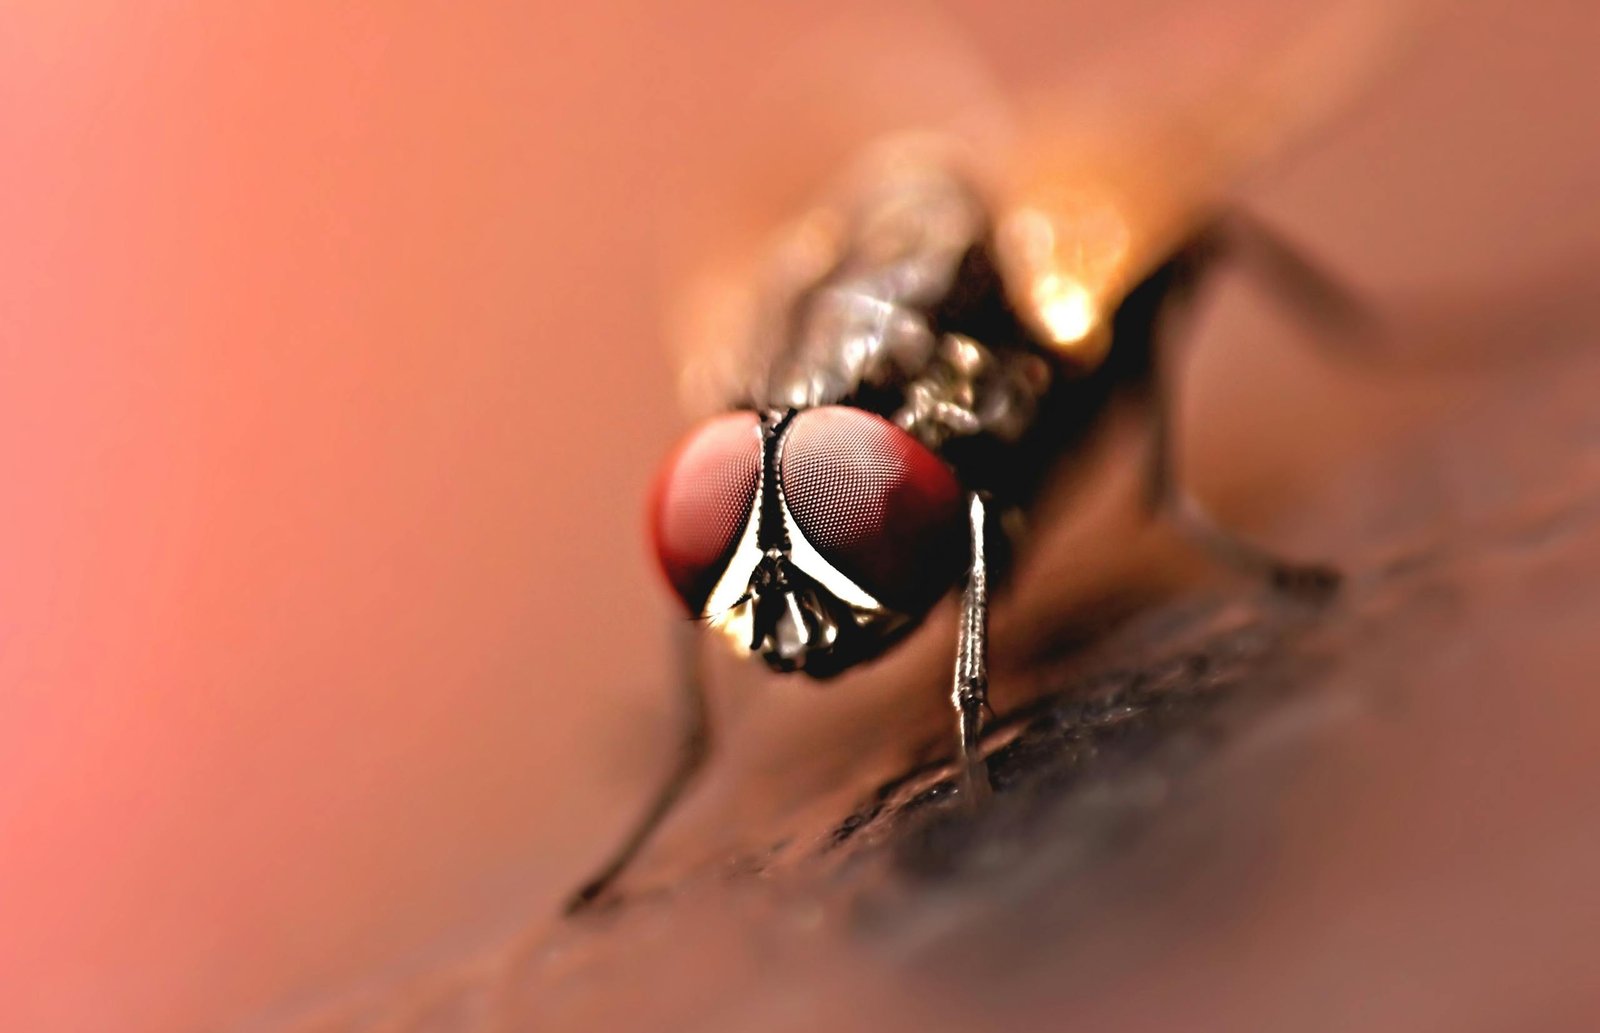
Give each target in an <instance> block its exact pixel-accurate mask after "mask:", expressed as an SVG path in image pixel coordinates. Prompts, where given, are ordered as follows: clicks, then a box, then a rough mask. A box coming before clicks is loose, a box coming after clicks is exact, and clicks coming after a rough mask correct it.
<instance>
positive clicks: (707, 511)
mask: <svg viewBox="0 0 1600 1033" xmlns="http://www.w3.org/2000/svg"><path fill="white" fill-rule="evenodd" d="M760 482H761V429H760V421H759V420H758V419H757V417H756V415H755V413H750V412H736V413H728V414H726V415H723V416H716V417H713V418H711V419H709V420H706V421H705V422H704V423H702V424H700V425H699V426H698V427H696V428H695V429H694V430H693V431H692V432H690V434H689V436H688V437H686V438H684V440H683V441H682V442H681V443H680V444H679V445H678V447H677V448H676V449H674V450H673V452H672V454H671V455H669V456H668V457H667V460H666V462H665V463H664V464H663V465H662V468H661V473H660V475H659V477H658V479H657V481H656V490H655V497H654V500H653V504H652V505H651V509H650V533H651V541H652V543H653V544H654V546H655V553H656V560H657V562H659V563H660V564H661V570H662V573H664V574H665V575H666V577H667V581H668V582H669V583H671V585H672V587H673V589H674V590H675V591H676V592H677V593H678V596H679V597H680V598H682V599H683V603H684V605H685V606H686V607H688V609H689V612H690V613H692V614H699V613H700V610H701V608H702V607H703V606H704V605H705V602H706V597H707V596H709V595H710V594H711V590H712V589H713V588H715V587H716V584H717V580H718V578H720V577H721V576H722V571H723V568H724V567H725V566H727V563H728V559H729V557H730V556H731V555H732V554H733V550H734V547H735V546H736V545H737V544H738V543H739V536H740V534H741V533H742V532H743V531H744V527H745V523H746V521H747V520H748V519H749V517H750V511H751V509H752V507H754V505H755V502H756V490H757V488H758V486H759V485H760Z"/></svg>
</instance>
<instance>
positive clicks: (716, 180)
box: [665, 0, 1424, 415]
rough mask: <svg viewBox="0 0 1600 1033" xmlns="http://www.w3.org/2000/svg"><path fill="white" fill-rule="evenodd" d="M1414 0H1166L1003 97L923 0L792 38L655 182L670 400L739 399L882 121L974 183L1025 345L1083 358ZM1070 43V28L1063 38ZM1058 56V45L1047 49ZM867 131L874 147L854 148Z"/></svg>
mask: <svg viewBox="0 0 1600 1033" xmlns="http://www.w3.org/2000/svg"><path fill="white" fill-rule="evenodd" d="M1422 2H1424V0H1413V2H1410V3H1406V2H1400V0H1343V2H1339V3H1335V4H1332V5H1329V4H1322V5H1318V6H1315V7H1313V6H1312V5H1311V4H1309V2H1300V0H1295V2H1291V0H1219V2H1217V3H1210V4H1207V5H1204V6H1198V5H1193V6H1189V7H1185V6H1184V5H1179V4H1169V5H1165V7H1164V8H1163V12H1162V13H1163V17H1162V18H1161V19H1160V21H1159V22H1147V23H1144V24H1142V25H1140V26H1139V28H1138V31H1137V32H1135V33H1134V34H1133V36H1134V38H1132V39H1130V40H1129V41H1128V42H1127V44H1125V45H1120V46H1117V47H1114V48H1113V49H1112V50H1111V52H1109V53H1105V54H1103V55H1101V57H1102V60H1101V61H1100V63H1099V64H1095V63H1093V62H1089V63H1085V62H1083V61H1081V60H1080V61H1074V62H1072V71H1073V74H1072V75H1071V77H1070V78H1069V79H1062V78H1061V77H1060V76H1057V77H1056V78H1055V79H1054V81H1052V82H1050V83H1049V84H1048V85H1043V86H1037V87H1036V88H1034V89H1032V90H1031V91H1030V92H1029V94H1028V95H1026V96H1024V97H1023V98H1021V100H1022V102H1021V103H1008V102H1007V101H1006V100H1004V99H1003V97H1004V94H1003V91H1001V90H1000V89H998V88H997V87H996V85H995V83H994V81H993V80H992V79H991V78H990V77H989V75H988V73H987V69H986V68H985V66H984V65H983V63H982V62H980V61H979V60H978V59H977V58H976V56H975V54H974V52H973V51H972V50H971V48H970V47H969V46H968V45H967V44H966V43H965V42H964V41H963V39H964V37H963V35H962V34H961V33H959V32H956V31H954V30H953V29H951V28H950V27H949V26H948V25H947V24H946V23H944V22H942V21H941V20H939V18H937V17H936V16H934V15H933V14H932V13H930V12H928V11H918V12H916V14H915V16H914V17H887V16H870V17H864V16H857V17H848V18H844V19H841V20H839V21H836V22H834V23H832V24H830V25H828V26H826V27H824V28H822V29H818V30H813V31H808V32H806V33H805V34H804V38H803V39H801V40H799V41H797V42H796V43H795V44H794V45H793V46H792V48H790V52H789V56H788V57H787V58H784V59H781V60H777V61H766V62H763V63H762V67H761V68H760V74H756V73H754V72H752V76H751V77H752V78H753V79H756V80H757V81H758V82H760V83H762V84H764V85H758V86H756V87H753V88H751V89H750V90H749V91H748V92H744V93H742V94H741V96H738V97H734V98H719V106H718V108H717V110H718V112H719V114H720V116H721V118H722V121H721V122H719V123H718V124H717V125H716V126H714V127H711V129H710V130H709V131H702V132H701V134H700V135H701V138H702V139H704V140H705V141H707V142H706V144H705V146H704V148H703V149H702V151H701V152H700V153H697V155H696V156H695V160H693V161H690V162H686V163H685V164H684V165H683V166H682V167H681V168H679V169H677V170H676V171H677V172H678V173H679V174H680V175H681V176H682V180H681V181H680V182H676V183H672V184H669V188H670V196H671V197H672V198H673V204H672V206H671V211H670V213H668V214H669V216H670V217H671V218H672V219H674V220H675V222H674V223H672V224H669V225H668V226H666V227H665V229H666V239H667V240H668V242H669V243H670V245H672V249H671V251H670V252H669V253H668V254H667V255H666V261H667V266H668V268H669V269H670V270H674V271H679V272H678V275H676V276H675V277H669V286H668V294H667V302H668V313H667V320H666V323H667V326H668V329H669V334H670V337H671V340H672V342H673V345H674V350H675V352H676V356H675V357H676V359H677V362H678V366H679V369H680V382H679V387H680V392H679V393H680V396H681V397H682V400H683V402H684V405H685V408H686V409H687V410H688V411H689V413H691V414H694V415H702V414H704V413H706V412H709V411H715V410H717V409H721V408H726V407H727V406H729V405H731V404H738V403H739V402H740V401H741V400H742V399H744V398H747V397H748V396H749V394H750V390H749V388H750V385H751V384H752V383H754V382H757V381H759V380H760V378H761V376H762V375H763V373H764V371H765V370H766V369H767V368H768V366H769V365H770V363H771V361H772V359H773V352H774V351H775V350H776V349H777V348H778V347H780V346H781V345H782V343H783V342H784V341H785V340H786V339H787V337H788V330H789V329H790V328H789V326H788V324H787V322H786V320H787V319H788V318H789V316H790V314H791V312H792V310H793V307H794V302H795V301H796V299H797V298H798V297H799V296H800V295H801V294H802V293H803V292H804V291H806V290H807V289H808V288H809V287H810V286H812V285H813V284H815V283H816V282H818V280H820V279H821V278H822V277H823V276H825V275H826V274H827V273H828V272H829V271H830V270H832V269H833V268H834V267H835V265H836V264H837V263H838V262H839V261H840V259H841V256H842V255H843V254H844V253H845V252H846V251H847V250H848V249H849V247H850V245H851V241H850V240H849V239H848V235H849V233H850V232H851V229H850V226H851V220H850V206H851V203H852V201H851V195H850V191H849V190H848V189H845V190H841V189H838V186H839V181H840V173H841V171H849V170H852V169H853V170H854V171H855V176H854V179H853V180H846V181H845V183H844V185H845V186H846V187H850V186H852V185H853V186H854V187H856V188H858V190H859V188H860V187H861V186H862V176H861V170H862V168H863V167H865V168H866V169H867V170H868V172H869V176H868V178H870V175H871V174H879V175H881V174H882V173H883V170H884V169H885V168H890V169H893V168H896V167H897V166H896V164H895V161H893V160H891V161H889V162H888V163H885V162H884V161H883V160H882V157H883V155H882V152H883V151H884V150H885V147H884V146H882V144H883V141H884V140H885V139H889V140H892V141H900V142H903V141H905V140H908V139H910V140H914V141H915V143H914V144H913V145H912V146H910V147H909V148H908V147H906V146H898V147H896V146H895V145H893V144H891V145H890V146H889V147H888V150H889V151H890V153H891V154H898V155H906V154H910V155H913V156H914V160H913V161H912V162H911V164H913V165H916V164H922V165H927V164H928V162H929V160H930V157H931V158H932V159H933V161H934V162H935V163H943V164H944V165H946V166H947V167H949V168H952V169H954V170H955V171H956V172H958V173H959V175H961V176H962V177H965V178H970V179H971V180H973V181H975V183H976V184H977V185H978V186H979V187H980V188H981V190H982V191H983V192H984V193H985V194H986V195H988V199H989V203H990V206H991V212H992V213H993V216H994V219H995V225H994V227H993V229H994V232H995V242H996V247H997V256H996V257H997V260H998V262H999V264H1000V269H1001V273H1002V275H1003V277H1004V279H1005V281H1006V284H1007V289H1008V291H1009V293H1010V295H1011V300H1012V303H1013V305H1014V306H1015V307H1016V308H1017V310H1018V312H1019V313H1020V315H1021V316H1022V318H1023V319H1024V321H1025V322H1026V323H1027V324H1028V325H1029V326H1030V328H1031V329H1032V330H1033V331H1034V332H1035V333H1036V334H1037V335H1038V336H1039V338H1040V339H1041V340H1043V341H1045V342H1048V343H1050V344H1051V345H1053V346H1054V347H1055V348H1056V349H1057V350H1058V352H1059V353H1060V354H1061V355H1062V356H1063V357H1064V358H1066V359H1067V360H1068V361H1071V362H1074V363H1075V364H1078V365H1081V366H1083V367H1085V368H1087V367H1092V366H1093V365H1095V364H1096V363H1098V362H1099V361H1100V359H1101V358H1102V357H1103V355H1104V351H1105V348H1106V347H1107V346H1108V344H1109V339H1108V333H1107V322H1108V320H1109V318H1110V315H1111V314H1112V313H1113V312H1114V311H1115V309H1116V307H1117V305H1118V304H1119V303H1120V301H1121V300H1122V298H1123V297H1124V296H1125V295H1126V294H1127V292H1128V291H1129V290H1130V289H1131V288H1132V287H1133V286H1135V285H1136V284H1137V283H1138V282H1139V281H1140V280H1141V279H1143V278H1144V277H1145V276H1146V275H1148V274H1149V273H1150V272H1152V271H1153V270H1154V269H1155V268H1156V267H1157V266H1158V265H1160V264H1161V262H1163V261H1164V260H1166V259H1167V258H1168V257H1170V256H1171V254H1172V253H1173V251H1174V250H1175V249H1176V248H1178V247H1180V246H1181V245H1182V244H1183V243H1184V242H1185V241H1186V240H1187V239H1188V238H1189V237H1190V236H1191V235H1192V234H1193V233H1195V232H1196V231H1197V230H1198V229H1200V228H1201V227H1202V226H1203V225H1204V223H1205V222H1206V221H1207V219H1208V218H1210V217H1211V216H1212V215H1213V214H1214V213H1215V212H1216V210H1217V209H1218V208H1219V207H1220V206H1221V205H1222V204H1223V202H1224V199H1225V197H1226V195H1227V194H1228V193H1229V192H1230V191H1232V190H1234V189H1236V188H1237V187H1238V186H1240V184H1241V181H1242V180H1243V179H1244V178H1245V177H1246V175H1247V174H1249V173H1250V172H1251V171H1253V170H1254V169H1256V168H1257V167H1258V166H1259V165H1260V164H1261V163H1262V162H1263V160H1264V159H1266V158H1267V157H1269V156H1272V155H1274V154H1277V153H1279V152H1281V151H1282V150H1283V149H1284V148H1286V147H1287V146H1289V145H1290V144H1292V143H1293V142H1294V141H1295V140H1296V139H1297V138H1299V137H1301V136H1302V135H1303V134H1304V133H1305V132H1306V131H1307V130H1309V129H1311V128H1312V127H1314V126H1316V125H1317V124H1319V123H1320V122H1321V121H1323V120H1324V119H1326V118H1327V117H1328V116H1329V115H1330V114H1331V113H1332V112H1334V111H1336V110H1337V109H1338V108H1339V107H1340V106H1341V105H1343V104H1344V103H1346V102H1347V101H1348V100H1350V99H1351V98H1353V96H1354V95H1355V94H1357V93H1358V92H1359V91H1360V90H1361V88H1362V87H1363V86H1364V85H1366V84H1368V83H1369V82H1370V81H1371V80H1372V79H1373V78H1374V76H1375V74H1376V72H1377V70H1378V69H1380V68H1381V67H1382V66H1383V65H1384V63H1385V58H1386V56H1388V55H1389V54H1390V53H1391V52H1392V51H1393V50H1394V49H1395V45H1396V44H1397V43H1398V42H1400V41H1402V40H1404V39H1405V38H1408V35H1409V34H1408V33H1407V32H1406V31H1405V30H1406V29H1407V27H1408V26H1409V25H1411V24H1412V23H1413V22H1414V21H1415V18H1414V17H1413V16H1414V15H1415V13H1416V11H1417V8H1418V6H1420V4H1421V3H1422ZM1308 10H1309V11H1310V13H1307V12H1308ZM997 16H998V15H997ZM1053 17H1055V18H1056V20H1057V21H1058V22H1063V23H1071V21H1072V18H1073V17H1077V16H1075V15H1072V14H1071V12H1057V14H1056V15H1054V16H1053ZM1029 31H1032V30H1029ZM1092 42H1094V30H1093V29H1088V28H1085V29H1084V30H1083V31H1082V32H1081V33H1079V34H1078V35H1077V36H1075V38H1074V39H1073V45H1074V46H1075V47H1076V48H1077V49H1078V50H1082V49H1083V47H1084V46H1085V45H1087V44H1089V43H1092ZM1067 63H1068V59H1067V55H1066V54H1065V48H1063V53H1062V55H1061V56H1060V57H1059V59H1056V58H1052V59H1051V61H1050V67H1051V69H1052V70H1053V69H1055V68H1057V67H1060V66H1063V65H1066V64H1067ZM1033 78H1035V79H1039V78H1047V76H1034V77H1033ZM720 85H721V86H722V87H723V88H724V89H725V88H726V86H727V82H726V81H721V82H720ZM871 145H879V146H878V148H877V149H878V151H879V152H880V153H879V154H878V159H879V160H877V161H875V162H874V161H868V162H866V163H864V165H863V163H862V162H860V161H858V160H856V159H858V158H859V157H860V155H861V153H862V152H863V151H870V150H871V149H872V147H871ZM904 164H905V163H904V162H902V163H901V165H904ZM829 184H833V185H834V187H835V189H833V190H832V191H831V192H823V193H822V194H821V196H822V198H823V200H822V201H821V202H818V201H817V198H818V196H819V188H825V187H827V186H828V185H829ZM797 212H798V213H800V214H799V215H798V217H796V216H795V214H794V213H797ZM786 216H787V221H784V219H785V217H786ZM682 270H688V271H689V272H688V274H687V275H684V274H683V273H682V272H681V271H682Z"/></svg>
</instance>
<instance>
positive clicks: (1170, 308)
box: [1145, 214, 1372, 597]
mask: <svg viewBox="0 0 1600 1033" xmlns="http://www.w3.org/2000/svg"><path fill="white" fill-rule="evenodd" d="M1219 258H1227V259H1230V260H1234V261H1237V262H1238V263H1239V264H1241V265H1243V266H1245V267H1246V268H1248V269H1250V270H1252V271H1254V272H1256V273H1258V275H1260V277H1261V279H1262V280H1263V282H1264V283H1265V284H1266V285H1267V286H1268V287H1269V288H1271V289H1272V290H1273V292H1274V293H1275V294H1277V295H1279V296H1280V297H1281V298H1282V299H1283V300H1285V301H1286V302H1288V303H1290V304H1292V305H1293V306H1294V307H1295V308H1297V309H1299V310H1300V311H1302V312H1304V313H1305V314H1306V315H1307V318H1308V321H1309V322H1311V323H1312V324H1313V325H1314V326H1315V327H1316V328H1317V329H1318V330H1321V331H1322V332H1323V336H1324V337H1325V338H1328V339H1330V340H1335V341H1359V340H1361V339H1362V335H1361V333H1360V331H1361V330H1363V329H1365V328H1367V327H1369V326H1371V325H1372V320H1371V317H1370V315H1369V314H1368V313H1367V312H1366V310H1365V309H1364V308H1362V307H1361V305H1360V304H1359V302H1357V301H1356V300H1355V299H1354V298H1353V297H1352V296H1351V295H1350V294H1348V293H1347V292H1346V291H1345V290H1344V289H1343V288H1342V287H1341V286H1340V285H1339V284H1338V283H1337V282H1336V281H1334V280H1333V279H1332V278H1331V277H1329V276H1327V275H1325V274H1324V273H1322V272H1321V270H1319V269H1317V268H1316V267H1315V266H1314V265H1313V264H1311V263H1310V262H1309V261H1307V260H1306V259H1305V258H1304V257H1302V256H1301V255H1300V254H1299V253H1298V252H1297V251H1295V250H1294V249H1293V248H1292V247H1291V246H1290V245H1288V244H1286V243H1285V242H1284V241H1282V240H1281V239H1280V238H1278V237H1277V236H1276V235H1274V234H1273V233H1272V232H1271V231H1270V230H1268V229H1266V228H1265V227H1264V226H1262V225H1261V224H1260V223H1258V222H1256V221H1255V220H1254V219H1251V218H1249V217H1248V216H1245V215H1242V214H1235V215H1230V216H1229V217H1227V218H1226V219H1224V220H1222V221H1221V222H1219V223H1218V224H1217V226H1215V227H1214V228H1213V229H1212V231H1211V232H1209V233H1207V234H1206V235H1205V236H1203V237H1202V238H1201V239H1200V241H1199V242H1198V243H1197V244H1196V245H1195V246H1194V247H1193V248H1192V249H1191V250H1190V251H1189V252H1188V253H1187V254H1186V255H1184V256H1181V257H1180V259H1179V260H1178V262H1177V264H1176V268H1175V270H1174V272H1175V276H1174V279H1173V280H1172V282H1171V284H1170V286H1169V288H1168V290H1167V292H1166V294H1165V296H1164V297H1163V299H1162V302H1161V305H1160V307H1159V311H1158V312H1157V315H1156V319H1155V323H1154V325H1153V326H1151V327H1150V336H1151V349H1150V371H1149V379H1148V386H1147V395H1146V400H1147V403H1148V410H1149V419H1150V450H1149V454H1148V466H1147V468H1146V473H1145V504H1146V506H1147V507H1148V509H1149V511H1150V512H1151V513H1152V514H1154V515H1156V516H1159V517H1162V518H1164V519H1166V520H1168V521H1169V522H1170V523H1171V524H1172V525H1173V527H1174V528H1176V529H1177V531H1178V532H1179V534H1181V535H1182V536H1183V538H1184V539H1185V540H1186V541H1188V542H1189V543H1190V544H1192V545H1194V546H1195V547H1197V548H1199V549H1200V550H1201V551H1203V552H1205V553H1206V554H1207V555H1209V556H1211V557H1213V558H1214V559H1216V560H1218V561H1219V562H1221V563H1223V564H1224V565H1226V566H1228V567H1231V568H1233V569H1235V570H1239V571H1241V572H1243V573H1246V574H1249V575H1251V576H1254V577H1258V578H1261V579H1262V580H1265V581H1266V582H1268V583H1269V584H1271V585H1273V586H1274V587H1276V588H1279V589H1281V590H1284V591H1287V592H1291V593H1294V594H1297V595H1305V596H1310V597H1321V596H1325V595H1327V594H1328V593H1329V592H1331V591H1332V590H1333V589H1335V588H1336V587H1337V586H1338V584H1339V581H1340V574H1339V572H1338V571H1337V570H1336V569H1334V568H1333V567H1330V566H1327V565H1325V564H1320V563H1305V562H1298V561H1293V560H1289V559H1286V558H1284V557H1282V556H1279V555H1277V554H1276V553H1274V552H1272V551H1271V550H1269V549H1267V548H1265V547H1263V546H1261V545H1258V544H1257V543H1255V542H1253V541H1250V540H1249V539H1248V538H1245V537H1243V536H1241V535H1239V534H1237V533H1236V532H1234V531H1232V530H1230V529H1229V528H1227V527H1226V526H1224V525H1223V524H1222V523H1220V522H1219V521H1218V520H1217V519H1216V518H1215V517H1213V516H1212V515H1211V513H1210V512H1209V511H1208V510H1207V509H1206V507H1205V505H1204V504H1203V503H1201V502H1200V500H1199V499H1197V498H1196V497H1195V496H1194V494H1193V493H1192V492H1191V491H1190V490H1189V488H1188V487H1187V486H1186V485H1185V483H1184V481H1183V477H1182V471H1181V467H1180V464H1179V462H1178V459H1177V455H1176V451H1175V445H1176V435H1175V428H1176V423H1177V417H1176V381H1177V372H1176V370H1175V368H1174V366H1175V360H1176V358H1177V356H1176V355H1175V354H1174V352H1175V349H1174V347H1173V343H1174V341H1175V339H1176V338H1178V337H1181V336H1182V335H1183V329H1184V328H1183V326H1182V323H1183V322H1184V320H1185V317H1186V316H1188V314H1189V312H1190V311H1191V309H1192V300H1193V295H1194V290H1195V287H1196V286H1197V283H1198V281H1199V279H1200V277H1201V275H1202V274H1203V273H1205V272H1206V271H1207V270H1209V269H1211V268H1213V267H1214V266H1215V264H1216V260H1217V259H1219Z"/></svg>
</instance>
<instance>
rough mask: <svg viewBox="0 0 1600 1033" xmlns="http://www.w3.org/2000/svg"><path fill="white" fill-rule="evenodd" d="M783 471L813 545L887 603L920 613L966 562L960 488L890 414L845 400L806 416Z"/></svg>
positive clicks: (791, 502) (791, 438) (786, 448)
mask: <svg viewBox="0 0 1600 1033" xmlns="http://www.w3.org/2000/svg"><path fill="white" fill-rule="evenodd" d="M780 477H781V478H782V482H783V491H784V500H785V502H787V503H788V506H789V511H790V512H791V513H792V514H793V515H794V520H795V524H796V525H797V526H798V527H799V528H800V532H801V533H802V534H804V535H805V536H806V539H807V541H809V542H810V543H811V544H812V545H813V546H814V547H815V548H816V550H817V552H818V553H820V554H821V555H822V557H823V559H825V560H827V561H828V562H829V563H831V564H833V566H834V567H836V568H837V569H838V570H839V572H840V573H842V574H844V575H845V576H846V577H849V578H850V579H851V580H852V581H854V582H855V583H856V584H858V585H860V586H861V587H862V588H864V589H866V590H867V591H868V592H870V593H872V594H873V595H874V596H875V597H877V598H878V599H880V600H882V601H883V602H885V603H886V604H889V605H891V606H893V607H895V608H896V609H901V610H904V611H905V612H908V613H916V612H919V611H920V610H921V609H923V608H925V607H927V606H929V605H931V604H932V603H933V602H934V601H935V600H936V599H937V598H938V597H939V595H941V594H942V593H943V592H944V591H945V590H946V589H948V588H949V587H950V585H951V584H952V583H953V582H954V580H955V577H956V573H957V572H958V571H959V570H960V568H961V565H962V563H963V561H964V559H965V552H964V549H963V542H964V540H965V539H964V535H963V533H962V530H963V524H962V504H961V502H962V493H961V486H960V484H959V483H958V482H957V481H956V478H955V475H954V474H953V473H952V472H951V470H950V468H949V467H948V466H946V465H945V464H944V463H943V462H942V461H941V460H940V459H939V457H938V456H936V455H934V454H933V453H932V452H931V451H929V450H928V448H927V447H926V446H924V445H923V444H922V443H921V442H920V441H918V440H916V439H915V438H913V437H912V436H911V435H909V434H907V433H906V432H905V431H903V430H901V429H900V428H899V427H896V426H895V425H894V424H892V423H890V422H889V421H888V420H885V419H883V418H882V417H880V416H876V415H874V414H872V413H869V412H866V411H864V410H861V409H852V408H848V407H845V406H825V407H822V408H818V409H808V410H805V411H803V412H801V413H800V414H799V415H798V416H796V417H795V419H794V422H793V424H792V425H791V426H790V428H789V433H788V436H787V437H786V438H785V439H784V443H783V455H782V461H781V466H780Z"/></svg>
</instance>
